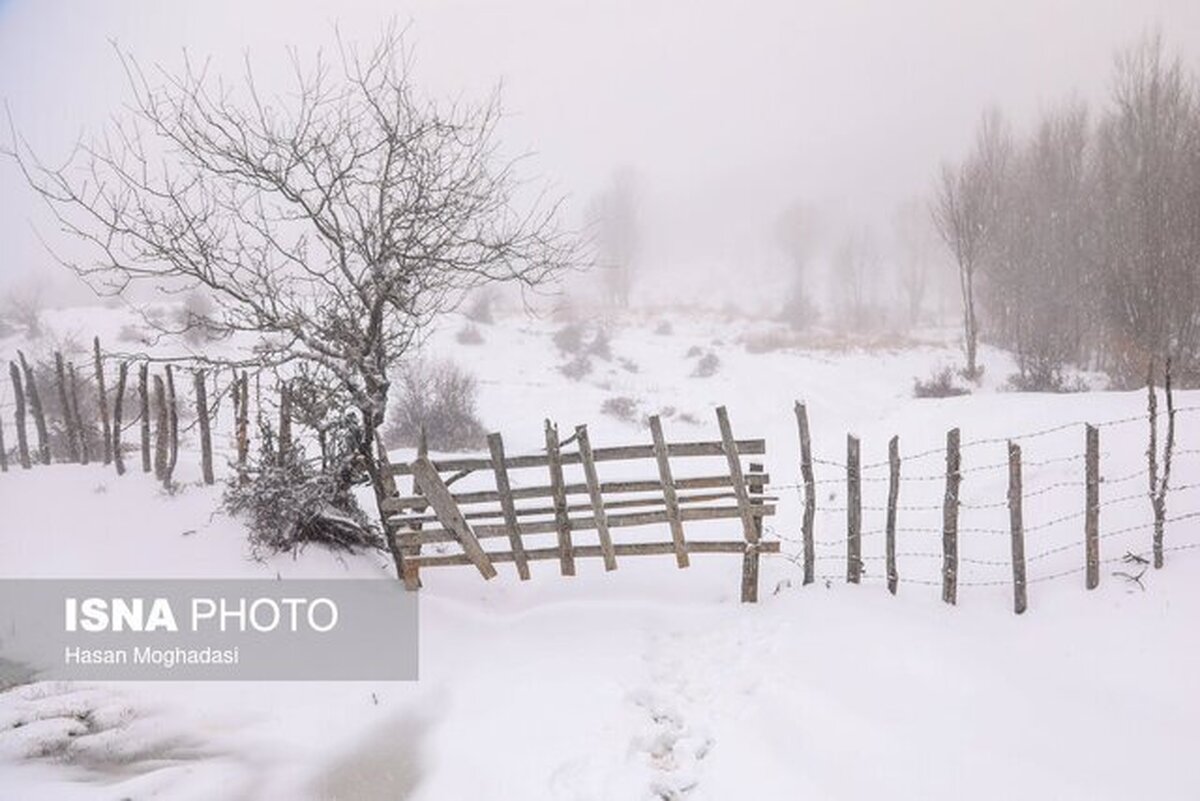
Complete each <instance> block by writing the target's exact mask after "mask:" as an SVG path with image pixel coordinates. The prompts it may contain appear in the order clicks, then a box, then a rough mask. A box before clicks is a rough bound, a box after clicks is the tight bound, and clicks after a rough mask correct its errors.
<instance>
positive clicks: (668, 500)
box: [650, 414, 691, 568]
mask: <svg viewBox="0 0 1200 801" xmlns="http://www.w3.org/2000/svg"><path fill="white" fill-rule="evenodd" d="M650 436H651V437H652V438H653V439H654V460H655V462H657V464H658V479H659V481H661V482H662V486H663V502H664V503H665V504H666V507H667V521H668V522H669V523H670V524H671V541H672V542H673V543H674V544H675V564H676V565H678V566H679V567H681V568H682V567H687V566H688V565H689V564H691V561H690V560H689V558H688V552H687V541H686V540H685V539H684V533H683V522H682V521H681V520H680V519H679V496H678V494H677V493H676V492H675V477H674V475H673V474H672V473H671V460H670V454H669V452H668V448H667V439H666V437H665V436H664V435H663V427H662V420H661V419H660V418H659V416H658V415H657V414H655V415H651V416H650Z"/></svg>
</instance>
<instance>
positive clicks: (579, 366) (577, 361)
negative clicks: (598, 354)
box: [558, 353, 592, 381]
mask: <svg viewBox="0 0 1200 801" xmlns="http://www.w3.org/2000/svg"><path fill="white" fill-rule="evenodd" d="M558 371H559V372H560V373H562V374H563V375H564V376H566V377H567V378H569V379H571V380H572V381H578V380H579V379H581V378H583V377H584V376H585V375H587V374H588V373H590V372H592V360H591V359H589V358H588V357H587V356H585V355H584V354H582V353H581V354H579V355H578V356H576V357H575V358H574V359H572V360H571V361H569V362H567V363H566V364H564V365H563V366H562V367H559V368H558Z"/></svg>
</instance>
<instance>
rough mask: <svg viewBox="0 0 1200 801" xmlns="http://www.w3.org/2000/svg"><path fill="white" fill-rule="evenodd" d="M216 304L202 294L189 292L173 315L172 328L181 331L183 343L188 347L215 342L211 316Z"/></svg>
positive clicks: (214, 311)
mask: <svg viewBox="0 0 1200 801" xmlns="http://www.w3.org/2000/svg"><path fill="white" fill-rule="evenodd" d="M216 308H217V307H216V304H214V303H213V301H212V298H210V297H209V296H208V295H206V294H204V293H203V292H196V291H193V292H189V293H188V294H187V295H186V296H185V297H184V299H183V303H182V304H181V305H180V306H179V308H177V309H176V310H175V311H174V313H173V315H172V316H173V317H174V328H175V329H177V330H179V331H182V332H183V333H182V336H183V341H184V342H186V343H187V344H189V345H203V344H204V343H206V342H212V341H214V340H216V339H217V338H218V337H217V332H216V330H215V329H214V327H213V323H212V316H213V314H214V313H216Z"/></svg>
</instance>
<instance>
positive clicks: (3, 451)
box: [0, 417, 8, 473]
mask: <svg viewBox="0 0 1200 801" xmlns="http://www.w3.org/2000/svg"><path fill="white" fill-rule="evenodd" d="M7 472H8V448H7V447H6V446H5V445H4V418H2V417H0V473H7Z"/></svg>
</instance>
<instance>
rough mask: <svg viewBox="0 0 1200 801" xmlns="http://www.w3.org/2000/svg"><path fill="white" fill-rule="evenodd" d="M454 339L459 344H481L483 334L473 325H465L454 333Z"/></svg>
mask: <svg viewBox="0 0 1200 801" xmlns="http://www.w3.org/2000/svg"><path fill="white" fill-rule="evenodd" d="M454 341H455V342H457V343H458V344H460V345H482V344H483V334H482V333H481V332H480V330H479V327H478V326H475V325H470V324H468V325H465V326H463V327H462V328H460V329H459V331H458V333H457V334H455V335H454Z"/></svg>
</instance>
